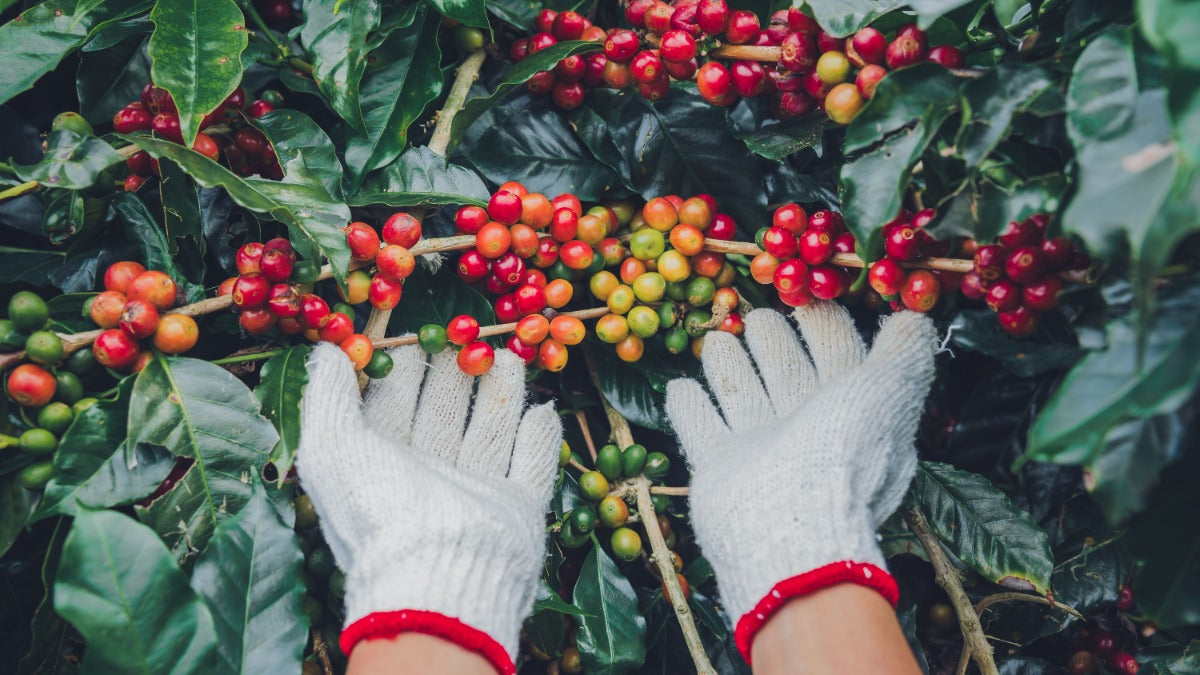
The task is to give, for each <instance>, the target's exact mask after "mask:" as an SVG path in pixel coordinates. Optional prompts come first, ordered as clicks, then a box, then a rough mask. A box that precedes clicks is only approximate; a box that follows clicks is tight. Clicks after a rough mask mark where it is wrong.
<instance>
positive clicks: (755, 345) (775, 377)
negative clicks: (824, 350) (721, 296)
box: [746, 309, 817, 415]
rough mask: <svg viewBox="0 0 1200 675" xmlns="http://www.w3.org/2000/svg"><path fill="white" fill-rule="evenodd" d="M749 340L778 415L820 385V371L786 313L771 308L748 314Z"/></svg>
mask: <svg viewBox="0 0 1200 675" xmlns="http://www.w3.org/2000/svg"><path fill="white" fill-rule="evenodd" d="M746 344H747V345H748V346H749V347H750V355H751V356H753V357H754V363H755V365H756V366H757V367H758V373H759V375H761V376H762V381H763V385H764V386H766V388H767V395H768V396H770V397H771V403H772V404H773V405H774V406H775V413H776V414H778V415H784V414H787V413H789V412H791V411H793V410H796V409H797V408H799V407H800V404H801V403H803V402H804V400H805V399H807V398H808V396H809V395H810V394H812V392H813V390H815V389H816V388H817V372H816V370H814V369H813V365H812V362H811V361H809V359H808V354H805V353H804V347H802V346H800V340H799V339H797V337H796V331H795V330H794V329H793V328H792V326H791V325H790V324H789V323H788V320H787V318H786V317H784V316H783V315H782V314H780V313H779V312H776V311H774V310H771V309H756V310H754V311H752V312H750V313H749V314H747V315H746Z"/></svg>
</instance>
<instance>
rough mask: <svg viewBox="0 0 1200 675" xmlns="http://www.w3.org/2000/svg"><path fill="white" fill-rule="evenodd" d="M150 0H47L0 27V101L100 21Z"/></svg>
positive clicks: (76, 45) (136, 10)
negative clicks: (0, 64)
mask: <svg viewBox="0 0 1200 675" xmlns="http://www.w3.org/2000/svg"><path fill="white" fill-rule="evenodd" d="M150 4H151V3H150V0H49V1H48V2H43V3H42V4H40V5H37V6H36V7H33V8H32V9H29V10H26V11H24V12H22V13H21V14H20V15H18V16H17V18H15V19H13V20H12V21H9V22H8V23H6V24H4V25H3V26H0V54H4V55H5V59H4V68H3V69H0V103H5V102H7V101H8V100H9V99H11V98H12V97H14V96H16V95H17V94H19V93H21V92H23V91H25V90H26V89H29V88H30V87H32V86H33V83H34V82H36V81H37V80H38V78H39V77H41V76H42V75H45V74H46V73H48V72H50V71H52V70H54V69H55V68H57V67H58V64H59V62H61V61H62V60H63V58H64V57H66V56H67V55H68V54H70V53H72V52H74V51H75V50H76V49H78V48H79V46H80V45H82V44H83V43H84V42H85V41H86V40H87V38H88V36H89V35H90V34H91V33H92V31H93V30H94V29H97V28H99V27H100V26H102V25H103V22H105V21H109V20H115V19H120V18H124V17H127V16H132V15H134V14H138V13H141V12H143V11H145V10H146V9H147V8H148V7H150Z"/></svg>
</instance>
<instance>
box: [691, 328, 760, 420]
mask: <svg viewBox="0 0 1200 675" xmlns="http://www.w3.org/2000/svg"><path fill="white" fill-rule="evenodd" d="M700 362H701V364H702V365H703V367H704V378H705V380H706V381H707V382H708V388H709V389H711V390H712V392H713V395H714V396H716V398H717V405H719V406H721V413H722V415H723V416H724V418H725V423H726V424H727V425H729V429H730V430H731V431H744V430H749V429H753V428H755V427H758V426H760V425H764V424H767V423H768V422H770V420H771V418H772V416H773V413H774V409H773V408H772V407H771V401H770V399H768V398H767V392H766V390H764V389H763V385H762V381H761V380H759V379H758V373H757V372H755V370H754V364H753V363H752V362H751V361H750V356H749V355H748V354H746V350H745V349H742V345H741V344H740V343H739V342H738V339H737V338H736V337H734V336H733V335H730V334H729V333H724V332H721V331H712V332H710V333H709V334H708V335H706V336H705V337H704V349H703V351H702V352H701V355H700Z"/></svg>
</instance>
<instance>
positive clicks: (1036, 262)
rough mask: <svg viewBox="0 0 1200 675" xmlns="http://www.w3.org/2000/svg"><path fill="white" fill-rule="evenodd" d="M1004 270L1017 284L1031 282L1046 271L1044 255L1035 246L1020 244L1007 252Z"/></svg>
mask: <svg viewBox="0 0 1200 675" xmlns="http://www.w3.org/2000/svg"><path fill="white" fill-rule="evenodd" d="M1004 271H1005V273H1006V274H1008V278H1009V279H1012V280H1013V281H1015V282H1017V283H1018V284H1028V283H1033V282H1034V281H1036V280H1037V279H1040V278H1041V277H1042V275H1044V274H1045V273H1046V256H1045V255H1043V254H1042V249H1041V248H1039V247H1037V246H1022V247H1021V248H1018V249H1016V250H1014V251H1013V252H1012V253H1011V254H1009V256H1008V259H1007V260H1006V261H1005V264H1004Z"/></svg>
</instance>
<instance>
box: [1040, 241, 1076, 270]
mask: <svg viewBox="0 0 1200 675" xmlns="http://www.w3.org/2000/svg"><path fill="white" fill-rule="evenodd" d="M1042 255H1043V256H1045V258H1046V266H1047V268H1049V269H1051V270H1060V269H1062V268H1064V267H1066V266H1067V265H1069V264H1070V263H1071V261H1072V259H1073V258H1074V257H1075V245H1074V244H1072V243H1071V240H1070V239H1067V238H1066V237H1055V238H1053V239H1047V240H1045V241H1043V242H1042Z"/></svg>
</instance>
